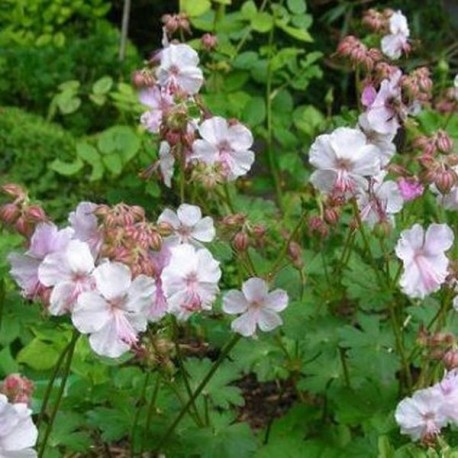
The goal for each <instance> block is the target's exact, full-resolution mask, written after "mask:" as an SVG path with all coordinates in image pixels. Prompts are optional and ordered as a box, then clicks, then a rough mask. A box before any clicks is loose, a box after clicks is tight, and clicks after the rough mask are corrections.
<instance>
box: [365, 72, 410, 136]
mask: <svg viewBox="0 0 458 458" xmlns="http://www.w3.org/2000/svg"><path fill="white" fill-rule="evenodd" d="M401 76H402V72H401V71H400V70H399V71H397V72H396V73H394V74H393V75H392V76H390V78H389V79H384V80H383V81H382V82H381V84H380V88H379V90H378V92H377V93H376V95H375V97H374V99H373V100H372V102H371V103H370V104H369V105H367V109H366V112H365V113H362V114H361V115H360V118H359V123H360V124H361V126H363V128H364V130H365V131H367V130H369V129H370V130H373V131H375V132H377V133H379V134H383V135H392V136H393V137H394V135H395V134H396V132H397V131H398V129H399V127H400V123H399V114H398V110H401V88H400V86H399V81H400V79H401Z"/></svg>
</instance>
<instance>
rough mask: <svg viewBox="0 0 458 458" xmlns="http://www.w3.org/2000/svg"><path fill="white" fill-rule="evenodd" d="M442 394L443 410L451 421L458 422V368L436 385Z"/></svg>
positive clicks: (448, 373)
mask: <svg viewBox="0 0 458 458" xmlns="http://www.w3.org/2000/svg"><path fill="white" fill-rule="evenodd" d="M433 388H435V389H437V390H438V391H439V393H440V394H441V395H442V407H441V412H442V413H443V414H444V415H445V416H446V417H447V420H448V421H449V422H451V423H455V424H457V423H458V370H457V369H454V370H451V371H450V372H447V373H446V374H445V376H444V378H443V379H442V380H441V381H440V382H439V383H437V384H436V385H434V387H433Z"/></svg>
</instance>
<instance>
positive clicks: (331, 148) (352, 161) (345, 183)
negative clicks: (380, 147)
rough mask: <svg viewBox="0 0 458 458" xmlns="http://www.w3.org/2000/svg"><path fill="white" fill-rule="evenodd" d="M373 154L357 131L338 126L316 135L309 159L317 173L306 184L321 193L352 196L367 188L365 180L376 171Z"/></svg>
mask: <svg viewBox="0 0 458 458" xmlns="http://www.w3.org/2000/svg"><path fill="white" fill-rule="evenodd" d="M377 153H378V151H377V148H376V147H375V146H374V145H371V144H368V143H367V140H366V136H365V135H364V134H363V133H362V132H361V131H360V130H357V129H350V128H348V127H339V128H337V129H336V130H334V131H333V132H332V133H331V134H324V135H320V136H319V137H317V139H316V140H315V142H314V143H313V144H312V146H311V148H310V153H309V160H310V163H311V164H312V165H313V166H314V167H316V168H317V169H318V170H316V171H315V172H313V174H312V176H311V177H310V181H311V183H312V184H313V186H315V188H317V189H318V190H320V191H322V192H325V193H332V192H338V193H348V194H356V193H357V192H358V191H360V190H364V189H367V187H368V180H367V178H366V177H370V176H374V175H377V174H378V173H379V172H380V161H379V159H378V157H377Z"/></svg>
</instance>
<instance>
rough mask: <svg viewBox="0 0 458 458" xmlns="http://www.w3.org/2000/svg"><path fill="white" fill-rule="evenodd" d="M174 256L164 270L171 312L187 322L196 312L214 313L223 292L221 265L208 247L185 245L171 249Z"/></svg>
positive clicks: (166, 295) (163, 276) (163, 286)
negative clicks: (212, 308)
mask: <svg viewBox="0 0 458 458" xmlns="http://www.w3.org/2000/svg"><path fill="white" fill-rule="evenodd" d="M170 252H171V257H170V261H169V263H168V265H167V266H166V267H164V270H163V271H162V275H161V280H162V289H163V291H164V294H165V297H166V299H167V303H168V304H169V312H171V313H173V314H174V315H176V316H177V317H178V318H179V319H181V320H185V319H187V318H188V317H189V316H190V315H191V314H192V313H193V312H195V311H199V310H210V309H211V306H212V304H213V302H214V300H215V297H216V295H217V293H218V291H219V289H218V281H219V279H220V278H221V270H220V268H219V262H218V261H216V260H215V259H214V258H213V256H212V254H211V253H210V252H209V251H208V250H207V249H205V248H202V249H199V250H196V249H195V248H194V247H193V246H192V245H189V244H183V245H178V246H175V247H172V248H171V249H170Z"/></svg>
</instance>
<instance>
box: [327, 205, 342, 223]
mask: <svg viewBox="0 0 458 458" xmlns="http://www.w3.org/2000/svg"><path fill="white" fill-rule="evenodd" d="M339 219H340V211H339V209H338V208H326V209H325V210H324V220H325V221H326V222H327V223H328V224H329V225H330V226H335V225H336V224H337V223H338V222H339Z"/></svg>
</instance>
